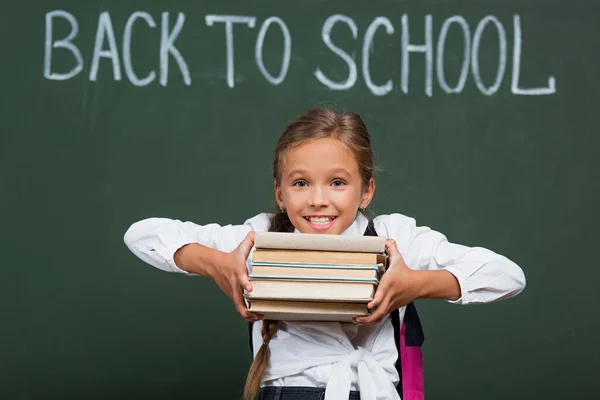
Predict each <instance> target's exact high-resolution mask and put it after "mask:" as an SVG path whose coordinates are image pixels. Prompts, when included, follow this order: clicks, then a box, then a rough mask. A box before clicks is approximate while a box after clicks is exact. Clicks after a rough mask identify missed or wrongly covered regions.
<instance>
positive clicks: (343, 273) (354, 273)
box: [250, 262, 383, 279]
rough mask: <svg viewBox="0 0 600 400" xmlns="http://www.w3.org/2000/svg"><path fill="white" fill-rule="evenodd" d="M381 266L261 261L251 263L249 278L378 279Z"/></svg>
mask: <svg viewBox="0 0 600 400" xmlns="http://www.w3.org/2000/svg"><path fill="white" fill-rule="evenodd" d="M382 268H383V266H382V265H381V264H379V265H354V266H352V265H320V264H293V263H262V262H255V263H253V264H252V271H251V273H250V278H251V279H252V278H256V277H260V276H272V277H281V276H290V277H323V278H327V279H335V278H369V279H378V278H379V277H380V274H381V272H380V271H381V270H382Z"/></svg>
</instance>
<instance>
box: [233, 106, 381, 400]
mask: <svg viewBox="0 0 600 400" xmlns="http://www.w3.org/2000/svg"><path fill="white" fill-rule="evenodd" d="M326 138H334V139H336V140H338V141H339V142H340V143H342V145H344V146H345V147H346V148H347V149H348V150H350V151H351V152H352V154H353V155H354V157H355V158H356V162H357V163H358V168H359V172H360V174H361V177H362V181H363V188H366V187H367V185H368V184H369V181H370V180H371V177H372V175H373V169H374V167H373V150H372V148H371V137H370V136H369V132H368V131H367V127H366V126H365V124H364V123H363V121H362V119H361V118H360V116H359V115H358V114H355V113H351V112H348V111H338V110H332V109H329V108H313V109H310V110H308V111H306V112H305V113H304V114H302V115H301V116H300V117H299V118H298V119H297V120H295V121H293V122H292V123H290V124H289V125H288V126H287V129H286V130H285V131H284V132H283V134H282V135H281V137H280V138H279V141H278V142H277V145H276V146H275V154H274V159H273V178H274V179H275V182H276V183H277V184H278V185H279V184H280V182H281V165H282V162H283V157H284V155H285V152H286V151H287V150H289V149H291V148H293V147H296V146H299V145H301V144H303V143H306V142H307V141H309V140H318V139H326ZM294 229H295V228H294V225H292V222H291V221H290V219H289V217H288V215H287V214H286V213H285V211H283V210H281V209H280V208H279V207H278V206H277V204H276V206H275V212H274V213H273V215H272V216H271V221H270V226H269V232H293V231H294ZM277 327H278V325H277V321H269V320H265V321H263V326H262V330H261V335H262V339H263V344H262V346H261V347H260V350H259V351H258V353H257V354H256V357H255V358H254V361H253V362H252V365H251V366H250V371H249V372H248V377H247V379H246V386H245V388H244V400H253V399H254V398H255V397H256V396H257V393H258V391H259V389H260V384H261V382H262V378H263V376H264V373H265V371H266V369H267V367H268V364H269V342H270V341H271V338H272V337H274V336H275V334H276V333H277Z"/></svg>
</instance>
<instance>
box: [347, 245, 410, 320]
mask: <svg viewBox="0 0 600 400" xmlns="http://www.w3.org/2000/svg"><path fill="white" fill-rule="evenodd" d="M385 248H386V250H387V252H388V255H389V257H390V266H389V268H388V270H387V271H386V272H385V273H384V274H383V276H382V277H381V280H380V281H379V285H378V286H377V291H376V292H375V296H373V300H372V301H371V302H369V304H367V307H368V308H369V309H370V310H372V312H371V315H369V316H367V317H357V318H355V319H354V322H355V323H358V324H363V325H373V324H376V323H378V322H381V320H383V318H384V317H385V316H386V315H387V314H389V313H390V312H391V311H392V310H394V309H396V308H400V307H402V306H405V305H407V304H408V303H410V302H411V301H413V300H414V299H416V298H417V297H418V295H419V290H420V289H419V280H418V279H417V275H418V271H413V270H412V269H410V268H408V266H407V265H406V263H405V262H404V258H402V254H400V251H399V250H398V246H397V245H396V242H395V241H394V240H392V239H386V241H385Z"/></svg>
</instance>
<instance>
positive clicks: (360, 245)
mask: <svg viewBox="0 0 600 400" xmlns="http://www.w3.org/2000/svg"><path fill="white" fill-rule="evenodd" d="M254 245H255V247H256V248H257V249H287V250H313V251H318V250H322V251H342V252H352V253H384V252H385V238H383V237H379V236H349V235H325V234H316V233H287V232H257V233H256V235H255V237H254Z"/></svg>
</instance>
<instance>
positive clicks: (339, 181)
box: [331, 179, 346, 187]
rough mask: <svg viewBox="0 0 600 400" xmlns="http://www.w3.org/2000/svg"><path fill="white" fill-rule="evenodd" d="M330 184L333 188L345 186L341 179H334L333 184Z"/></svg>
mask: <svg viewBox="0 0 600 400" xmlns="http://www.w3.org/2000/svg"><path fill="white" fill-rule="evenodd" d="M331 184H332V185H333V186H334V187H342V186H344V185H345V184H346V182H344V181H343V180H341V179H336V180H334V181H333V182H331Z"/></svg>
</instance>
